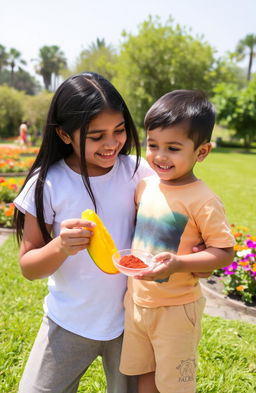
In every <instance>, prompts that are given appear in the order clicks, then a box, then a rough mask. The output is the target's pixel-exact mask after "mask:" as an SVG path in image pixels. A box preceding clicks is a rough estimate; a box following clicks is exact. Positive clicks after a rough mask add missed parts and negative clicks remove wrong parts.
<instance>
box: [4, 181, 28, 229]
mask: <svg viewBox="0 0 256 393" xmlns="http://www.w3.org/2000/svg"><path fill="white" fill-rule="evenodd" d="M22 184H23V179H18V180H16V179H12V178H8V179H6V178H4V177H0V227H5V228H11V227H12V217H13V212H14V205H13V203H12V202H13V200H14V198H15V197H16V195H17V193H18V192H19V190H20V188H21V186H22Z"/></svg>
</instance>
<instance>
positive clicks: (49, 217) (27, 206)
mask: <svg viewBox="0 0 256 393" xmlns="http://www.w3.org/2000/svg"><path fill="white" fill-rule="evenodd" d="M36 181H37V176H36V175H35V176H33V177H32V178H31V179H29V181H28V182H27V184H26V185H25V187H24V188H23V190H22V191H21V192H20V194H19V195H18V196H17V197H16V198H15V200H14V202H13V203H14V205H15V206H16V207H17V209H18V210H20V211H21V212H22V213H23V214H25V213H26V212H28V213H30V214H32V215H33V216H35V217H36V203H35V188H36ZM50 189H51V187H50V184H49V182H47V181H46V182H45V185H44V218H45V222H46V223H47V224H52V223H53V219H54V211H53V209H52V207H51V205H52V204H51V192H50Z"/></svg>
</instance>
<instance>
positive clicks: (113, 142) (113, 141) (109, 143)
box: [104, 137, 117, 148]
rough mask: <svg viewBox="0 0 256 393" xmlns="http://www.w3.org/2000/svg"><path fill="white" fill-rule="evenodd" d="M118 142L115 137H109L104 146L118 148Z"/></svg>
mask: <svg viewBox="0 0 256 393" xmlns="http://www.w3.org/2000/svg"><path fill="white" fill-rule="evenodd" d="M116 145H117V141H116V139H115V138H114V137H109V138H108V139H107V140H105V143H104V146H105V147H108V148H109V147H111V148H112V147H116Z"/></svg>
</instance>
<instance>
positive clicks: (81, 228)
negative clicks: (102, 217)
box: [59, 218, 95, 255]
mask: <svg viewBox="0 0 256 393" xmlns="http://www.w3.org/2000/svg"><path fill="white" fill-rule="evenodd" d="M94 226H95V224H94V223H93V222H91V221H87V220H82V219H78V218H72V219H69V220H64V221H62V223H61V226H60V235H59V236H60V241H61V250H62V251H64V253H65V254H66V255H75V254H77V253H78V252H79V251H81V250H84V249H86V248H87V247H88V246H89V244H90V238H91V236H92V235H93V231H92V230H90V228H93V227H94Z"/></svg>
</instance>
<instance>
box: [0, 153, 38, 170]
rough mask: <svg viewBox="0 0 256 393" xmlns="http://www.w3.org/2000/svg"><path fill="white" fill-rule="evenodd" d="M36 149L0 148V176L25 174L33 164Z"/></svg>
mask: <svg viewBox="0 0 256 393" xmlns="http://www.w3.org/2000/svg"><path fill="white" fill-rule="evenodd" d="M37 152H38V148H34V147H33V148H16V147H15V148H10V147H1V152H0V174H6V173H19V172H27V171H28V170H29V168H30V167H31V165H32V164H33V162H34V159H35V155H36V153H37Z"/></svg>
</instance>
